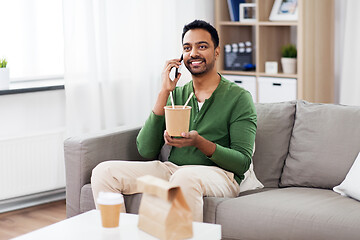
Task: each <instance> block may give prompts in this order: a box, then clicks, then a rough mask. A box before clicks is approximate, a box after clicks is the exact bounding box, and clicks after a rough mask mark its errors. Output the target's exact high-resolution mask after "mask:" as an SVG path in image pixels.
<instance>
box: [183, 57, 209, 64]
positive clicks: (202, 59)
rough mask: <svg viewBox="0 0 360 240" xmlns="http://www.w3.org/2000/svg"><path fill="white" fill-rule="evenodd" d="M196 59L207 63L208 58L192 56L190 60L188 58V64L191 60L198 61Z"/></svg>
mask: <svg viewBox="0 0 360 240" xmlns="http://www.w3.org/2000/svg"><path fill="white" fill-rule="evenodd" d="M196 61H203V62H205V63H206V60H205V58H200V57H197V58H193V57H192V58H190V59H189V60H187V61H186V62H187V63H188V64H190V63H191V62H196Z"/></svg>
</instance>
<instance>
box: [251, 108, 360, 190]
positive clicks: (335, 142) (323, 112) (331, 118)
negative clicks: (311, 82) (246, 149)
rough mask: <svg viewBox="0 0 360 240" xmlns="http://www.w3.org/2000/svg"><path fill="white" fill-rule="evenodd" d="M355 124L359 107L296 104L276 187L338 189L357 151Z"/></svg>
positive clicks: (358, 130)
mask: <svg viewBox="0 0 360 240" xmlns="http://www.w3.org/2000/svg"><path fill="white" fill-rule="evenodd" d="M359 123H360V107H355V106H343V105H335V104H320V103H309V102H305V101H298V102H297V104H296V113H295V124H294V128H293V132H292V135H291V139H290V146H289V154H288V156H287V158H286V161H285V166H284V169H283V173H282V175H281V183H280V186H281V187H289V186H295V187H315V188H325V189H333V187H335V186H337V185H339V184H340V183H341V182H342V181H343V180H344V178H345V176H346V174H347V173H348V171H349V169H350V167H351V165H352V164H353V162H354V157H355V156H356V155H357V154H358V152H359V151H360V137H359V136H360V124H359ZM255 166H256V162H255ZM255 170H256V168H255Z"/></svg>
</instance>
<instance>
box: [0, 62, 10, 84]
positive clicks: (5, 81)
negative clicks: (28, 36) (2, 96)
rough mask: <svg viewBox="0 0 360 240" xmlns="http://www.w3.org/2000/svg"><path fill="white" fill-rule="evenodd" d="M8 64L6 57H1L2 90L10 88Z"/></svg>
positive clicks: (0, 81)
mask: <svg viewBox="0 0 360 240" xmlns="http://www.w3.org/2000/svg"><path fill="white" fill-rule="evenodd" d="M6 65H7V61H6V59H5V58H3V59H0V90H6V89H9V83H10V80H9V68H6Z"/></svg>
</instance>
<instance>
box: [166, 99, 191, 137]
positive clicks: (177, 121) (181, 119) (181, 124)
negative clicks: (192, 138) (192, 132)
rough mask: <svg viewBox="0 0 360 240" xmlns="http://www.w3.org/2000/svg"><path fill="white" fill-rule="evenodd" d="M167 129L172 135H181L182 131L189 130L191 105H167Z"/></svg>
mask: <svg viewBox="0 0 360 240" xmlns="http://www.w3.org/2000/svg"><path fill="white" fill-rule="evenodd" d="M164 109H165V123H166V131H167V132H168V134H169V135H170V136H172V137H181V133H183V132H188V131H189V125H190V112H191V107H190V106H186V107H185V109H183V106H178V105H177V106H175V108H172V106H165V107H164Z"/></svg>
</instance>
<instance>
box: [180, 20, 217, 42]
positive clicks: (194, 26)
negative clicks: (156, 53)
mask: <svg viewBox="0 0 360 240" xmlns="http://www.w3.org/2000/svg"><path fill="white" fill-rule="evenodd" d="M198 28H201V29H204V30H206V31H208V32H209V33H210V35H211V39H212V41H213V42H214V46H215V48H217V47H218V46H219V35H218V32H217V31H216V29H215V28H214V27H213V26H212V25H211V24H210V23H208V22H205V21H203V20H194V21H192V22H191V23H189V24H187V25H185V26H184V28H183V33H182V38H181V41H182V42H184V36H185V34H186V33H187V31H189V30H191V29H198Z"/></svg>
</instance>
